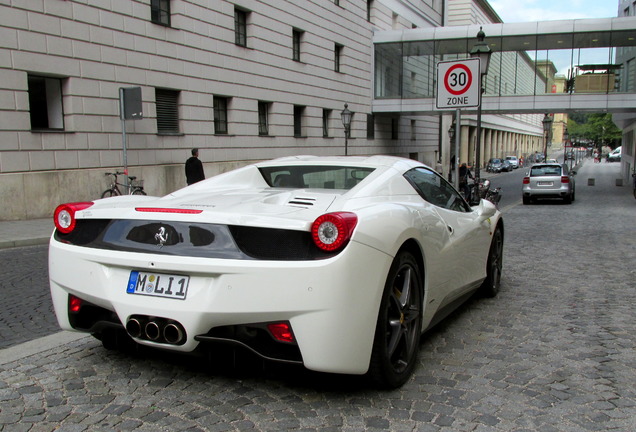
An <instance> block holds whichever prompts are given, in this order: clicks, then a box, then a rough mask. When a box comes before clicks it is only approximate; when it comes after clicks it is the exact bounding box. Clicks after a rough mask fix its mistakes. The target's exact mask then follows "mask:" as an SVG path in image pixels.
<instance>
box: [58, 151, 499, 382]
mask: <svg viewBox="0 0 636 432" xmlns="http://www.w3.org/2000/svg"><path fill="white" fill-rule="evenodd" d="M54 222H55V227H56V229H55V232H54V235H53V236H52V238H51V241H50V247H49V278H50V286H51V295H52V298H53V304H54V308H55V313H56V315H57V319H58V322H59V324H60V326H61V327H62V328H63V329H66V330H74V331H79V332H86V333H91V334H92V335H94V336H95V337H97V338H98V339H100V340H101V341H102V343H103V345H104V346H105V347H107V348H117V347H119V346H120V345H126V344H133V345H134V344H141V345H147V346H152V347H156V348H160V349H164V350H172V351H179V352H191V351H195V350H197V351H199V350H200V351H203V352H205V351H206V350H208V352H213V353H214V356H219V355H221V353H223V349H222V348H223V347H225V348H226V350H227V345H228V344H229V345H231V346H234V347H237V349H238V348H247V349H248V350H250V351H251V352H252V353H255V354H257V355H259V356H262V357H264V358H266V359H267V360H269V361H280V362H283V363H296V364H301V365H304V366H305V367H306V368H308V369H311V370H315V371H322V372H330V373H344V374H368V376H369V377H370V378H372V380H373V381H374V382H375V383H376V384H377V385H378V386H381V387H387V388H391V387H397V386H400V385H402V384H403V383H404V382H406V381H407V380H408V378H409V376H410V375H411V373H412V371H413V369H414V367H415V366H416V364H418V360H417V356H418V351H419V349H420V335H421V333H422V331H424V330H426V329H427V328H429V327H431V326H432V325H434V324H435V323H436V322H437V321H438V320H439V319H441V318H442V317H443V316H445V315H446V314H447V313H448V312H449V308H452V307H454V306H455V305H456V304H457V303H458V302H457V300H458V299H460V298H467V295H468V294H469V293H471V292H473V291H475V290H480V291H481V293H482V294H484V295H486V296H494V295H496V294H497V291H498V290H499V286H500V277H501V270H502V250H503V241H504V232H503V220H502V216H501V213H500V212H499V211H498V210H497V209H496V208H495V205H494V204H492V203H491V202H489V201H486V200H481V201H480V203H479V205H476V206H474V207H470V206H469V205H468V203H467V202H466V201H465V200H464V199H463V198H462V197H461V195H460V194H459V193H458V192H457V191H456V190H455V189H454V188H453V187H452V186H451V185H450V183H448V182H447V181H446V180H445V179H444V178H443V177H442V176H440V175H439V174H437V173H436V172H435V171H433V170H432V169H431V168H429V167H427V166H425V165H423V164H421V163H419V162H416V161H412V160H408V159H402V158H394V157H387V156H372V157H311V156H302V157H301V156H298V157H288V158H282V159H277V160H273V161H268V162H262V163H257V164H254V165H249V166H246V167H243V168H240V169H237V170H234V171H230V172H227V173H224V174H221V175H218V176H216V177H212V178H209V179H207V180H203V181H201V182H198V183H196V184H194V185H192V186H188V187H186V188H184V189H181V190H178V191H176V192H173V193H171V194H169V195H167V196H165V197H162V198H157V197H151V196H132V195H127V196H120V197H114V198H106V199H101V200H95V201H93V202H81V203H70V204H62V205H60V206H59V207H58V208H57V209H56V210H55V213H54ZM219 347H221V348H219ZM130 361H135V360H134V359H132V358H131V360H130Z"/></svg>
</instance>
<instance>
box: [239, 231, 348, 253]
mask: <svg viewBox="0 0 636 432" xmlns="http://www.w3.org/2000/svg"><path fill="white" fill-rule="evenodd" d="M230 232H231V233H232V237H234V240H235V241H236V244H237V245H238V247H239V249H241V250H242V251H243V252H244V253H245V254H247V255H248V256H250V257H252V258H257V259H268V260H286V261H302V260H314V259H321V258H329V257H331V256H334V255H336V254H333V253H326V252H323V251H322V250H320V249H318V247H317V246H316V245H315V244H314V241H313V239H312V238H311V234H310V233H309V232H305V231H292V230H285V229H275V228H257V227H246V226H230Z"/></svg>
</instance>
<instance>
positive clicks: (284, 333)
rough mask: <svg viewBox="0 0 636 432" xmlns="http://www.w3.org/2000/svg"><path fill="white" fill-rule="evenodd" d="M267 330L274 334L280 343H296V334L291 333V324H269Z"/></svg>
mask: <svg viewBox="0 0 636 432" xmlns="http://www.w3.org/2000/svg"><path fill="white" fill-rule="evenodd" d="M267 329H268V330H269V332H270V333H271V334H272V336H273V337H274V339H276V340H277V341H279V342H294V334H293V333H292V331H291V326H290V325H289V323H286V322H281V323H273V324H267Z"/></svg>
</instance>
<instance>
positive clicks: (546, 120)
mask: <svg viewBox="0 0 636 432" xmlns="http://www.w3.org/2000/svg"><path fill="white" fill-rule="evenodd" d="M552 121H553V120H552V117H551V116H550V114H548V113H545V116H543V132H544V133H545V143H544V148H545V151H544V152H543V160H544V161H545V160H546V159H547V158H548V140H549V139H550V132H552Z"/></svg>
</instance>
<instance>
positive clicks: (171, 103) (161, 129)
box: [155, 89, 179, 134]
mask: <svg viewBox="0 0 636 432" xmlns="http://www.w3.org/2000/svg"><path fill="white" fill-rule="evenodd" d="M178 102H179V92H178V91H176V90H166V89H155V105H156V108H157V133H158V134H174V133H179V103H178Z"/></svg>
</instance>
